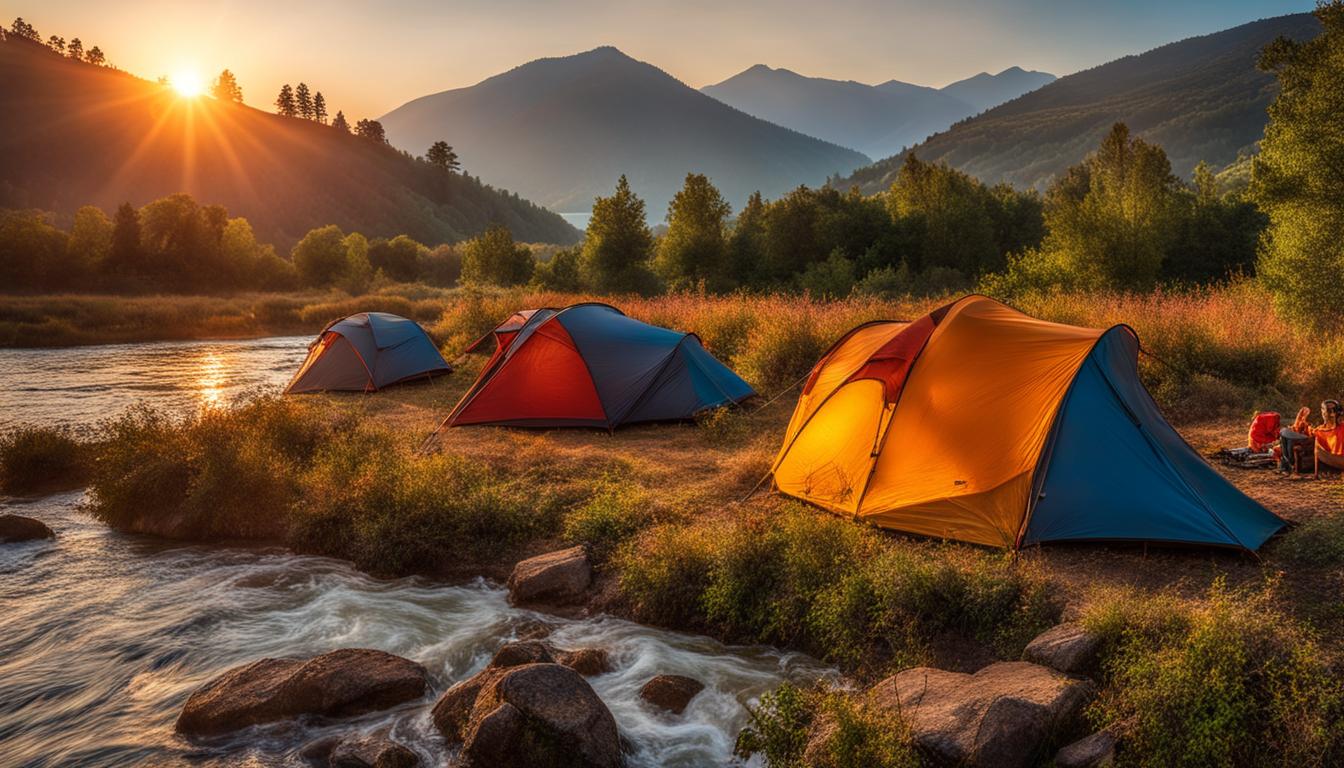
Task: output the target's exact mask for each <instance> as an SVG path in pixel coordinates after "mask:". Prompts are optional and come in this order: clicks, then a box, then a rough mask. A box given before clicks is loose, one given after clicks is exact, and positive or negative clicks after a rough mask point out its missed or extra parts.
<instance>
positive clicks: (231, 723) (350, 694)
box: [177, 648, 429, 736]
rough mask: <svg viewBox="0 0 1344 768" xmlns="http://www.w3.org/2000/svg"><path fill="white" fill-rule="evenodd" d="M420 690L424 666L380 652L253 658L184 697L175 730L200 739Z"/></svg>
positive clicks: (376, 705)
mask: <svg viewBox="0 0 1344 768" xmlns="http://www.w3.org/2000/svg"><path fill="white" fill-rule="evenodd" d="M428 687H429V677H428V675H427V674H426V672H425V668H424V667H422V666H420V665H419V664H416V663H415V662H413V661H410V660H408V659H403V658H401V657H400V656H393V655H392V654H390V653H383V652H382V651H374V650H368V649H364V648H344V649H341V650H339V651H332V652H330V653H324V654H322V655H320V656H315V657H313V658H311V659H307V660H304V659H261V660H260V661H254V662H252V663H251V664H247V665H244V666H241V667H235V668H233V669H231V670H229V671H228V672H225V673H224V674H223V675H220V676H219V677H217V678H215V679H214V680H211V681H210V682H208V683H206V684H205V685H203V686H201V687H200V688H199V689H197V690H196V692H195V693H193V694H191V697H190V698H188V699H187V703H186V706H184V707H183V708H182V714H181V715H179V716H178V718H177V730H178V732H180V733H184V734H188V735H193V736H204V735H211V734H218V733H226V732H228V731H233V730H237V729H239V728H246V727H247V726H249V725H257V724H260V723H270V722H275V721H278V720H288V719H291V718H295V717H299V716H301V715H320V716H324V717H344V716H347V715H357V714H361V713H364V712H373V711H376V710H380V709H387V708H388V707H393V706H396V705H397V704H400V703H402V702H404V701H410V700H412V699H418V698H420V697H421V696H424V695H425V691H426V690H427V689H428Z"/></svg>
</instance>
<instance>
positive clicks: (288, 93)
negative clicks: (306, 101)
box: [275, 83, 299, 117]
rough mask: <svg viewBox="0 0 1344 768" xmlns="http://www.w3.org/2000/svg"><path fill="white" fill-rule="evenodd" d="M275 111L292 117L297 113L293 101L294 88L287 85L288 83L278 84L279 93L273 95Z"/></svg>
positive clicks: (297, 109)
mask: <svg viewBox="0 0 1344 768" xmlns="http://www.w3.org/2000/svg"><path fill="white" fill-rule="evenodd" d="M275 113H276V114H277V115H284V116H285V117H294V116H295V115H297V114H298V113H299V108H298V106H297V105H296V104H295V103H294V90H293V89H292V88H290V87H289V83H285V84H284V85H282V86H280V95H279V96H276V97H275Z"/></svg>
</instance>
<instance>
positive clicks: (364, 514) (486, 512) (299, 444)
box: [89, 397, 569, 574]
mask: <svg viewBox="0 0 1344 768" xmlns="http://www.w3.org/2000/svg"><path fill="white" fill-rule="evenodd" d="M99 451H100V455H99V459H98V461H97V463H96V468H95V470H94V472H93V477H92V481H91V484H90V500H89V511H90V512H91V513H92V514H93V515H94V516H96V517H97V518H99V519H100V520H102V521H104V522H106V523H107V524H109V525H111V526H113V527H116V528H120V529H123V530H133V531H144V532H151V533H157V534H160V535H166V536H170V537H175V538H184V539H200V540H214V539H267V540H276V541H282V542H284V543H286V544H288V545H290V546H291V547H293V548H295V549H297V550H299V551H303V552H313V553H318V554H325V555H331V556H335V557H343V558H347V559H350V560H353V561H354V562H355V563H356V564H357V565H359V566H360V567H361V568H363V569H365V570H368V571H371V572H374V573H386V574H403V573H415V572H426V571H436V570H441V569H443V568H445V567H453V566H470V565H478V566H479V565H488V564H489V559H490V558H492V557H494V556H496V555H498V554H499V553H500V552H501V551H503V550H505V549H507V548H509V547H511V546H515V545H518V544H521V543H522V542H525V541H530V540H533V539H538V538H544V537H548V536H553V535H554V534H555V533H556V532H557V531H558V528H559V526H560V510H561V508H562V503H564V502H567V501H568V500H569V499H568V497H567V496H566V495H565V494H566V493H567V487H566V485H565V484H564V483H563V482H555V483H552V482H550V481H551V480H554V479H555V478H554V476H553V474H552V475H548V479H547V481H544V482H543V481H539V480H538V479H537V478H535V477H531V476H529V475H528V474H526V473H518V472H510V471H505V470H503V469H502V468H497V467H491V466H487V465H485V464H484V463H481V462H476V461H469V460H467V459H464V458H462V457H454V456H444V455H428V456H421V455H417V454H414V453H412V452H411V451H410V446H408V445H403V444H401V442H399V441H398V439H397V437H396V436H395V435H393V434H392V433H390V432H388V431H386V430H382V429H377V428H373V427H370V426H367V425H365V424H361V423H360V422H359V421H357V420H356V419H355V417H353V416H333V415H332V414H331V413H330V412H329V411H327V410H326V409H322V408H321V407H319V406H318V405H317V404H315V403H313V402H311V401H302V400H294V399H282V398H274V397H270V398H259V399H256V400H252V401H250V402H247V403H245V404H243V405H240V406H237V407H234V408H228V409H210V410H205V411H202V412H200V413H198V414H196V415H193V416H189V417H185V418H172V417H169V416H167V415H165V414H163V413H161V412H158V411H154V410H149V409H144V408H142V409H138V410H133V411H131V412H129V413H128V414H126V415H125V416H122V417H120V418H118V419H115V420H113V421H110V422H107V423H106V424H105V425H104V426H103V432H102V435H101V443H100V447H99Z"/></svg>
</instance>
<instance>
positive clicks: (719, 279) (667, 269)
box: [655, 173, 732, 291]
mask: <svg viewBox="0 0 1344 768" xmlns="http://www.w3.org/2000/svg"><path fill="white" fill-rule="evenodd" d="M731 212H732V210H731V209H730V207H729V206H728V202H727V201H726V200H724V199H723V195H721V194H719V190H718V189H717V188H716V187H715V186H714V185H713V184H712V183H710V181H709V177H708V176H705V175H704V174H702V173H688V174H686V183H685V185H684V186H683V187H682V188H681V190H680V191H678V192H677V194H676V195H675V196H673V198H672V202H671V204H670V205H669V206H668V211H667V234H666V235H664V236H663V238H662V239H661V240H660V241H659V243H658V257H657V259H656V261H655V267H656V270H657V272H658V274H659V275H661V276H662V277H663V279H664V280H666V281H667V282H668V284H669V285H671V286H673V287H693V286H695V285H697V284H699V283H703V284H704V285H705V286H706V287H707V288H708V289H709V290H711V291H723V290H727V289H728V288H730V287H731V285H730V281H729V276H728V274H727V273H728V268H727V267H728V265H727V258H726V255H727V247H726V245H727V243H726V237H725V230H726V222H727V219H728V215H729V214H730V213H731Z"/></svg>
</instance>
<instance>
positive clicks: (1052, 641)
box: [1022, 622, 1101, 675]
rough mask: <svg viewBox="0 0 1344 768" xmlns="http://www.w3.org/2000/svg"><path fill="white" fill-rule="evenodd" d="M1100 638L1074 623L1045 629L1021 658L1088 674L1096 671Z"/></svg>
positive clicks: (1072, 672) (1063, 670) (1076, 673)
mask: <svg viewBox="0 0 1344 768" xmlns="http://www.w3.org/2000/svg"><path fill="white" fill-rule="evenodd" d="M1100 650H1101V638H1100V637H1097V636H1096V635H1094V634H1092V633H1091V632H1089V631H1087V630H1086V629H1084V628H1083V625H1081V624H1076V623H1073V622H1069V623H1065V624H1059V625H1056V626H1053V627H1051V628H1050V629H1047V630H1045V631H1044V632H1042V633H1041V634H1039V635H1037V636H1036V639H1035V640H1032V641H1031V642H1030V643H1027V649H1026V650H1025V651H1023V652H1022V658H1023V659H1024V660H1026V661H1030V662H1033V663H1036V664H1040V665H1042V666H1045V667H1051V668H1053V669H1057V670H1059V671H1060V672H1067V673H1069V674H1071V675H1086V674H1090V673H1092V672H1093V671H1095V670H1096V666H1097V662H1098V658H1097V654H1098V652H1099V651H1100Z"/></svg>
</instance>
